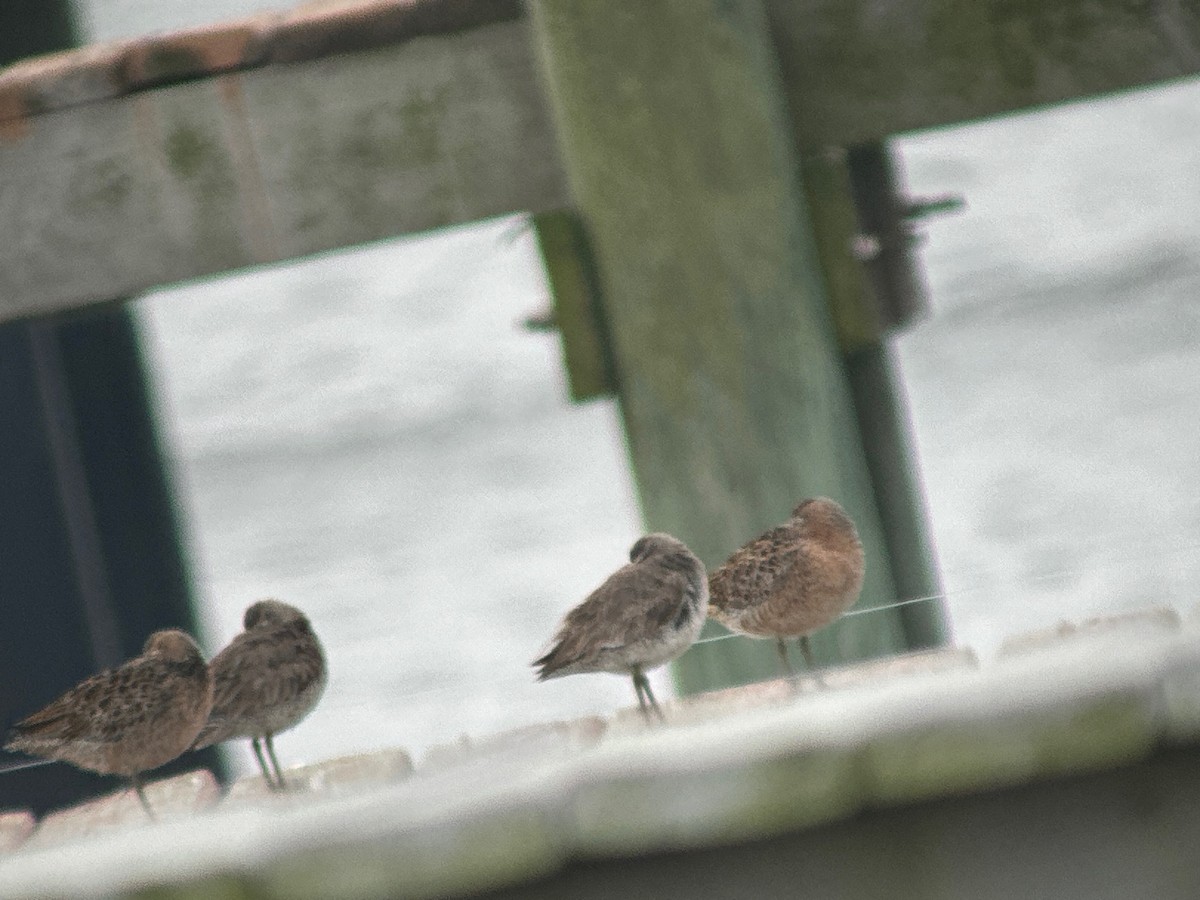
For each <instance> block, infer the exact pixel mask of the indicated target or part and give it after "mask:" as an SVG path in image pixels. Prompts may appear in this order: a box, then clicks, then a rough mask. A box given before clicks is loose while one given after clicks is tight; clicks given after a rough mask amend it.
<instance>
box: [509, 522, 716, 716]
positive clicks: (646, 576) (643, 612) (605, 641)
mask: <svg viewBox="0 0 1200 900" xmlns="http://www.w3.org/2000/svg"><path fill="white" fill-rule="evenodd" d="M629 560H630V561H629V562H628V563H627V564H626V565H624V566H622V567H621V568H619V569H618V570H617V571H616V572H614V573H613V574H612V575H610V576H609V577H608V578H607V579H606V580H605V581H604V583H603V584H601V585H600V586H599V587H598V588H596V590H594V591H593V592H592V593H591V594H589V595H588V597H587V598H586V599H585V600H584V601H583V602H582V603H580V604H579V605H578V606H576V607H575V608H574V609H572V610H571V611H570V612H569V613H567V615H566V617H565V618H564V619H563V621H562V624H561V625H560V626H559V628H558V631H557V633H556V634H555V637H554V646H553V647H552V648H551V649H550V651H549V652H548V653H546V654H545V655H544V656H542V657H540V658H539V659H537V660H535V661H534V663H533V665H534V666H536V667H537V668H538V679H539V680H541V681H544V680H546V679H548V678H557V677H559V676H561V675H573V674H577V673H583V672H615V673H622V674H628V675H630V676H631V677H632V678H633V686H634V690H635V691H636V693H637V697H638V704H639V706H640V707H641V709H642V712H643V714H646V715H648V709H647V701H648V702H649V705H650V707H652V708H653V709H654V710H655V711H656V712H657V713H658V715H659V717H660V718H661V716H662V712H661V710H659V708H658V703H657V702H656V701H655V699H654V695H653V693H651V691H650V683H649V681H647V680H646V676H645V673H646V672H647V671H649V670H650V669H653V668H656V667H657V666H661V665H662V664H663V663H665V662H669V661H670V660H672V659H674V658H675V657H677V656H679V655H680V654H682V653H683V652H684V651H685V650H687V648H688V647H690V646H691V645H692V642H693V641H695V640H696V636H697V635H699V633H700V629H701V628H702V627H703V625H704V618H705V615H706V611H707V607H708V584H707V581H706V580H705V577H704V564H703V563H702V562H700V560H699V559H697V558H696V556H695V554H693V553H692V552H691V551H690V550H689V549H688V548H687V546H686V545H685V544H684V543H683V542H682V541H680V540H678V539H676V538H674V537H672V536H671V535H669V534H650V535H647V536H645V537H643V538H641V539H640V540H638V541H637V543H635V544H634V545H633V547H632V549H631V550H630V551H629ZM643 695H644V696H643Z"/></svg>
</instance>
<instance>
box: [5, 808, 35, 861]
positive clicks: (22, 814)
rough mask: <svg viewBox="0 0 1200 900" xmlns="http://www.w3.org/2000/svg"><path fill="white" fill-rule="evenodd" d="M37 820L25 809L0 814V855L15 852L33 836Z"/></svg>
mask: <svg viewBox="0 0 1200 900" xmlns="http://www.w3.org/2000/svg"><path fill="white" fill-rule="evenodd" d="M36 826H37V820H36V819H35V818H34V817H33V813H31V812H30V811H29V810H27V809H22V810H13V811H10V812H0V854H3V853H11V852H12V851H13V850H16V849H17V848H18V847H20V846H21V845H22V844H24V843H25V842H26V841H27V840H29V836H30V835H31V834H33V829H34V828H35V827H36Z"/></svg>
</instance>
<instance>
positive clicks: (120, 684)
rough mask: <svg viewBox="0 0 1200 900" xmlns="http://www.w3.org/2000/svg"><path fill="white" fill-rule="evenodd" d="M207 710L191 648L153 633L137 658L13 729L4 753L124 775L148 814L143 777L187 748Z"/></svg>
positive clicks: (206, 682)
mask: <svg viewBox="0 0 1200 900" xmlns="http://www.w3.org/2000/svg"><path fill="white" fill-rule="evenodd" d="M212 702H213V682H212V676H211V675H210V674H209V671H208V667H207V666H206V665H205V664H204V657H203V656H201V654H200V648H199V647H197V646H196V642H195V641H193V640H192V639H191V638H190V637H189V636H188V635H187V634H185V633H184V632H182V631H178V630H175V629H169V630H167V631H156V632H155V633H154V634H152V635H150V637H149V638H148V639H147V640H146V644H145V646H144V648H143V650H142V654H141V655H140V656H137V657H134V658H133V659H131V660H129V661H128V662H126V663H124V664H122V665H120V666H118V667H117V668H115V669H108V670H106V671H103V672H100V673H99V674H97V675H93V676H92V677H91V678H88V679H86V680H85V681H82V682H80V683H79V684H78V685H76V686H75V687H73V688H71V690H69V691H67V692H66V693H65V694H63V695H62V696H61V697H59V698H58V699H57V700H55V701H54V702H52V703H51V704H49V705H48V706H46V707H45V708H43V709H41V710H39V711H38V712H35V713H34V714H33V715H31V716H29V717H28V718H26V719H23V720H22V721H20V722H18V723H17V724H16V725H14V726H13V729H12V731H11V732H10V734H9V737H8V742H7V743H6V744H5V749H6V750H19V751H21V752H22V753H28V754H31V755H33V756H41V757H45V758H49V759H57V760H62V761H63V762H69V763H72V764H74V765H76V766H79V767H80V768H81V769H89V770H91V771H93V772H99V773H100V774H102V775H122V776H124V777H126V778H128V779H129V780H130V781H131V782H132V783H133V786H134V788H135V789H136V790H137V792H138V796H139V798H140V799H141V801H142V803H143V805H145V806H146V810H147V812H149V811H150V808H149V805H148V804H146V798H145V795H144V794H143V793H142V789H141V774H142V773H143V772H148V771H150V770H151V769H156V768H158V767H159V766H161V765H163V764H164V763H168V762H170V761H171V760H173V759H174V758H175V757H177V756H179V755H180V754H181V753H183V752H184V751H185V750H187V749H188V747H190V746H191V744H192V742H193V741H194V740H195V738H196V735H197V734H198V733H199V732H200V729H201V728H202V727H203V726H204V723H205V722H206V721H207V720H208V714H209V710H210V709H211V708H212Z"/></svg>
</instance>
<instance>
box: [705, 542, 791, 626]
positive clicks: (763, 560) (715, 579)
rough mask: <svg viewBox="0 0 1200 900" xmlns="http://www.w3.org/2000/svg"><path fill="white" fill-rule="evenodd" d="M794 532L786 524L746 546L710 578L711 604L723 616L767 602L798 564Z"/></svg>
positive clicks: (738, 550) (739, 549)
mask: <svg viewBox="0 0 1200 900" xmlns="http://www.w3.org/2000/svg"><path fill="white" fill-rule="evenodd" d="M796 538H797V536H796V534H795V529H794V528H793V527H792V526H790V525H788V524H787V523H784V524H783V525H777V526H776V527H774V528H772V529H771V530H770V531H767V532H765V533H763V534H761V535H759V536H758V537H756V538H754V540H752V541H748V542H747V543H745V544H743V545H742V546H741V547H739V548H738V549H737V550H735V551H734V552H733V554H732V555H731V556H730V557H729V559H727V560H726V561H725V562H724V563H723V564H722V565H721V566H720V567H718V568H717V569H716V570H714V571H713V573H712V574H711V575H710V576H709V591H710V595H711V596H710V599H709V603H710V605H711V606H712V607H713V609H714V610H715V611H716V612H718V613H720V612H721V611H724V610H730V611H739V610H743V609H745V608H746V607H748V606H753V605H754V604H755V603H758V602H760V601H762V600H765V599H767V597H769V596H770V595H771V594H772V593H773V592H774V590H775V585H776V583H777V582H778V581H779V580H780V579H782V578H784V577H785V576H786V575H787V573H788V571H789V570H791V569H792V568H793V567H794V566H795V564H796V561H797V554H796V550H797V540H796Z"/></svg>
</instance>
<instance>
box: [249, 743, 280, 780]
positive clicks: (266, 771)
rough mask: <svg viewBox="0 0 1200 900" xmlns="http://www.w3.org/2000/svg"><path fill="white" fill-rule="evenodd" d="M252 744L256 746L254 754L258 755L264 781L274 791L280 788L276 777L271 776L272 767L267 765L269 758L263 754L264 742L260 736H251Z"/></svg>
mask: <svg viewBox="0 0 1200 900" xmlns="http://www.w3.org/2000/svg"><path fill="white" fill-rule="evenodd" d="M250 746H251V747H253V748H254V755H255V756H257V757H258V767H259V768H260V769H262V773H263V781H265V782H266V783H267V787H268V788H269V789H270V790H272V791H277V790H279V785H277V784H276V783H275V779H274V778H273V777H272V776H271V768H270V766H268V765H267V758H266V757H265V756H263V749H262V743H261V742H260V741H259V739H258V738H256V737H252V738H250Z"/></svg>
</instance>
